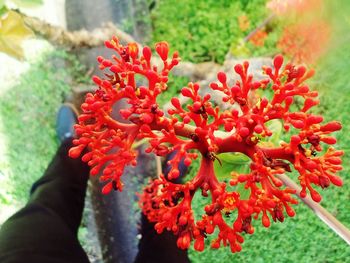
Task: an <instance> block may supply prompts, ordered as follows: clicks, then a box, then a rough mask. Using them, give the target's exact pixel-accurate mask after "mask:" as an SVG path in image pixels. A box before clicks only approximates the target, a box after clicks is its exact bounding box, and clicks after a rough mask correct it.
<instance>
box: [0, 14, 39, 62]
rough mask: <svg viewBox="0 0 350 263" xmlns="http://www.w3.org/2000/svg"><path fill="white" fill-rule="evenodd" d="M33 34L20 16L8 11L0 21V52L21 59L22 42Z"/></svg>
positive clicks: (22, 54) (22, 56) (22, 55)
mask: <svg viewBox="0 0 350 263" xmlns="http://www.w3.org/2000/svg"><path fill="white" fill-rule="evenodd" d="M33 36H34V33H33V31H32V30H30V29H29V28H28V27H27V26H26V25H25V24H24V21H23V18H22V17H21V15H19V14H18V13H16V12H14V11H9V12H8V13H7V14H6V15H5V16H4V17H2V18H1V20H0V52H4V53H6V54H8V55H10V56H13V57H15V58H17V59H23V58H24V53H23V49H22V42H23V40H25V39H27V38H30V37H33Z"/></svg>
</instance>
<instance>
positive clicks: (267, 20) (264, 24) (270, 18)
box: [243, 14, 276, 42]
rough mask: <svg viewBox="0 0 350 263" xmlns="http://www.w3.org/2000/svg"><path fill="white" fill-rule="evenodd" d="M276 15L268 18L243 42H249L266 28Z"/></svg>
mask: <svg viewBox="0 0 350 263" xmlns="http://www.w3.org/2000/svg"><path fill="white" fill-rule="evenodd" d="M275 16H276V15H275V14H271V15H270V16H269V17H267V18H266V19H265V20H264V21H263V22H262V23H261V24H260V25H258V26H257V27H256V28H255V29H254V30H253V31H251V32H250V33H249V34H248V35H247V36H246V37H245V38H244V39H243V40H244V42H248V41H249V40H250V39H251V38H252V37H253V36H254V35H255V34H256V33H257V32H258V31H259V30H260V29H262V28H263V27H264V26H266V25H267V24H268V23H269V22H270V21H271V20H272V19H273V18H274V17H275Z"/></svg>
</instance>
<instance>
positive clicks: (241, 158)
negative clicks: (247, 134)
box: [219, 153, 250, 165]
mask: <svg viewBox="0 0 350 263" xmlns="http://www.w3.org/2000/svg"><path fill="white" fill-rule="evenodd" d="M219 159H220V161H222V162H226V163H231V164H234V165H240V164H246V163H247V162H249V160H250V158H249V157H248V156H246V155H244V154H242V153H222V154H220V155H219Z"/></svg>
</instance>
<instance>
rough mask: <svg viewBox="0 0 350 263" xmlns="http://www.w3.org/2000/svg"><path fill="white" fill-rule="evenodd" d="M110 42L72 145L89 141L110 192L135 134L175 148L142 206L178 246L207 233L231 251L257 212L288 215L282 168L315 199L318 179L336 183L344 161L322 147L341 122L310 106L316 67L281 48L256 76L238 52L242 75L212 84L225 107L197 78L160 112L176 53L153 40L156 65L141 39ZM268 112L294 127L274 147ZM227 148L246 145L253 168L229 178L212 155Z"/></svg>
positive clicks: (197, 242) (266, 220) (90, 155)
mask: <svg viewBox="0 0 350 263" xmlns="http://www.w3.org/2000/svg"><path fill="white" fill-rule="evenodd" d="M106 47H107V48H110V49H112V50H114V51H115V52H116V54H117V55H113V56H112V59H111V60H108V59H105V58H103V57H98V59H97V60H98V62H99V63H100V68H101V69H102V70H105V71H107V73H106V74H105V75H106V77H105V78H99V77H96V76H95V77H93V81H94V82H95V83H96V85H97V86H98V90H97V91H96V92H95V93H94V94H92V93H90V94H87V96H86V100H85V103H83V104H82V106H81V108H82V110H83V113H82V114H81V115H80V116H79V124H77V125H76V126H75V130H76V134H77V136H78V138H77V139H75V140H74V144H75V146H74V147H73V148H72V149H71V150H70V152H69V155H70V156H71V157H73V158H77V157H79V156H80V154H81V153H82V152H83V150H84V149H87V153H85V154H84V155H83V156H82V160H83V161H84V162H87V163H88V164H89V165H90V166H91V167H92V169H91V175H97V174H101V175H100V181H101V182H105V186H104V187H103V189H102V192H103V193H104V194H108V193H109V192H110V191H111V190H113V189H114V190H120V191H121V190H122V187H123V184H122V182H121V180H120V179H121V176H122V174H123V170H124V168H125V166H127V165H132V166H135V165H136V156H137V152H136V151H135V150H134V149H133V148H132V145H133V143H134V142H135V141H137V140H141V139H145V138H146V139H148V141H149V147H148V148H147V149H146V152H148V153H154V154H156V155H158V156H166V155H168V154H169V153H171V152H176V154H175V157H174V158H173V159H171V160H170V161H169V162H168V165H169V166H170V167H171V169H170V172H169V173H168V176H164V175H161V176H160V177H159V178H157V179H155V180H152V181H151V182H150V183H149V185H148V186H146V187H145V189H144V192H143V194H142V196H141V200H140V204H141V207H142V210H143V213H144V214H145V215H146V216H147V217H148V219H149V220H150V221H151V222H155V229H156V231H157V232H158V233H161V232H163V231H164V230H168V231H172V232H173V233H174V234H175V235H177V236H178V239H177V245H178V247H179V248H181V249H187V248H189V246H190V244H191V243H192V242H194V248H195V249H196V250H198V251H202V250H203V249H204V247H205V242H204V241H205V239H206V237H207V236H208V235H211V234H213V235H215V237H214V240H213V242H212V243H211V247H212V248H219V247H220V246H229V247H230V249H231V251H232V252H238V251H240V250H241V243H243V241H244V239H243V235H244V233H248V234H252V233H253V232H254V227H253V219H256V220H259V219H261V221H262V224H263V225H264V226H265V227H269V226H270V222H271V220H272V221H277V220H278V221H281V222H282V221H284V218H285V216H286V215H288V216H291V217H292V216H294V215H295V212H294V210H293V208H292V207H291V205H293V204H296V203H297V201H296V199H295V198H294V196H293V195H294V194H295V190H293V189H290V188H287V187H284V185H283V183H282V181H281V180H280V179H279V178H278V175H280V174H284V173H287V172H290V171H291V170H292V167H293V168H294V169H295V170H296V171H297V172H298V173H299V177H298V179H299V182H300V185H301V187H302V191H301V193H300V195H301V196H302V197H305V196H306V195H307V193H309V194H310V195H311V197H312V199H313V200H314V201H316V202H320V200H321V196H320V194H319V193H318V191H317V190H316V189H315V186H320V187H321V188H326V187H328V186H329V185H330V184H334V185H336V186H341V185H342V180H341V179H340V178H339V177H338V176H337V175H336V172H337V171H339V170H340V169H341V168H342V167H341V159H340V157H341V155H342V154H343V152H342V151H339V150H335V149H334V148H333V147H328V145H333V144H335V143H336V139H335V138H334V137H332V136H331V133H333V132H334V131H337V130H340V129H341V124H340V123H339V122H336V121H331V122H328V123H323V118H322V116H319V115H314V114H312V113H309V109H310V108H311V107H313V106H315V105H317V104H319V101H318V100H317V98H316V97H317V92H315V91H311V90H310V89H309V87H308V86H307V85H306V84H305V83H304V81H305V80H307V79H309V78H310V77H312V76H313V74H314V71H313V70H309V71H308V70H306V68H305V67H303V66H293V65H291V64H286V65H285V66H283V57H282V56H281V55H277V56H276V57H275V58H274V60H273V67H264V68H263V71H264V72H265V74H266V77H267V78H266V79H264V80H260V81H254V79H253V76H252V75H250V74H249V73H248V68H249V63H248V62H244V63H243V64H238V65H236V66H234V68H233V69H234V71H235V72H236V73H237V74H238V75H239V77H240V80H239V81H236V82H235V83H234V84H233V85H232V86H230V85H229V84H228V79H227V76H226V74H225V73H224V72H219V73H218V74H217V78H218V82H215V83H211V85H210V88H211V89H212V90H215V91H218V92H221V93H222V94H223V103H224V104H229V105H230V107H228V108H229V109H226V110H221V109H220V108H219V107H218V106H215V105H214V104H213V103H212V102H211V101H210V97H211V96H210V94H205V95H203V96H202V95H200V93H199V89H200V87H199V85H198V84H193V83H189V84H188V86H187V87H184V88H183V89H182V90H181V93H182V95H183V96H185V97H187V98H189V100H190V103H189V104H188V105H187V106H185V105H182V104H181V103H180V101H179V99H178V98H176V97H174V98H172V99H171V103H172V108H171V109H170V110H168V112H164V111H163V110H162V109H161V108H160V107H159V104H158V103H157V97H158V96H159V95H160V94H161V93H162V92H165V91H166V89H167V81H168V74H169V72H170V71H171V69H172V68H173V67H174V66H176V65H177V64H178V63H179V57H178V54H177V53H176V52H175V53H174V54H173V55H172V56H171V58H168V53H169V47H168V44H167V43H166V42H160V43H157V44H156V45H155V50H156V52H157V53H158V55H159V57H160V59H161V60H162V66H160V68H157V67H156V66H154V65H152V62H151V57H152V52H151V49H150V48H149V47H147V46H146V47H144V48H143V49H142V51H141V52H139V47H138V46H137V45H136V44H135V43H129V44H128V45H127V46H123V45H121V44H120V43H119V41H118V39H117V38H113V40H111V41H107V42H106ZM139 53H141V54H139ZM136 75H139V76H142V77H144V78H145V79H146V82H147V85H144V86H142V85H138V84H137V82H136V80H135V76H136ZM259 89H260V90H266V89H271V90H272V91H273V96H272V99H270V100H269V99H267V98H266V97H262V98H260V99H258V100H256V99H250V95H251V94H252V93H253V92H254V91H256V90H259ZM296 99H297V100H298V101H299V102H300V100H302V104H301V106H300V104H299V108H300V109H298V110H296V109H297V108H298V106H293V102H294V101H295V100H296ZM120 100H126V102H127V105H128V106H127V107H125V108H123V109H122V110H120V115H121V116H122V117H123V118H124V119H125V122H121V121H117V120H115V119H113V118H112V117H111V114H112V106H113V105H114V104H115V103H117V102H118V101H120ZM294 104H295V103H294ZM293 109H295V110H293ZM271 120H280V121H281V122H282V123H283V127H284V131H285V132H286V133H289V132H290V133H294V135H291V136H290V139H289V141H287V142H282V143H281V144H280V145H279V146H277V147H266V144H262V143H260V142H261V140H263V139H264V138H269V137H270V136H271V135H272V131H271V130H269V128H268V123H269V122H270V121H271ZM218 131H220V132H218ZM264 145H265V146H264ZM113 149H114V150H113ZM112 150H113V151H112ZM229 152H231V153H242V154H245V155H246V156H248V157H249V158H250V159H251V163H250V172H249V173H247V174H238V173H235V172H234V171H233V173H232V179H231V180H230V182H229V184H226V183H225V182H222V181H220V180H219V179H218V178H217V177H216V175H215V171H214V162H216V161H219V158H220V157H219V154H221V153H229ZM316 153H317V155H316ZM196 158H200V168H199V170H198V172H197V174H196V175H195V176H194V177H193V178H192V179H190V180H188V181H187V182H183V183H176V182H175V181H174V179H176V178H178V177H179V174H180V171H179V167H178V166H179V164H180V162H181V161H182V160H183V162H184V164H185V165H186V166H190V165H191V162H192V161H193V160H194V159H196ZM240 184H241V185H244V191H246V192H248V193H249V194H248V198H243V197H241V194H240V192H239V191H238V190H237V187H236V186H237V185H240ZM198 191H199V193H200V194H201V195H202V196H203V197H207V198H208V200H210V201H209V204H208V205H206V206H205V207H203V215H201V217H200V218H199V219H198V220H196V219H195V215H194V211H193V209H192V200H193V197H194V195H195V193H196V192H198ZM228 214H231V215H236V218H233V221H232V222H233V223H228V222H227V220H226V216H227V215H228ZM231 219H232V218H231ZM215 230H216V231H215Z"/></svg>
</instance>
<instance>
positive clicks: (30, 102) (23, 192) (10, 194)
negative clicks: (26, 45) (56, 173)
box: [0, 51, 83, 205]
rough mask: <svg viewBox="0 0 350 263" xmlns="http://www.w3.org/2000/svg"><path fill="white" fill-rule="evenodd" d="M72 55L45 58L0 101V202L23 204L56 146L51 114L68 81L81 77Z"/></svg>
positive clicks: (48, 55) (53, 122)
mask: <svg viewBox="0 0 350 263" xmlns="http://www.w3.org/2000/svg"><path fill="white" fill-rule="evenodd" d="M79 72H80V74H81V73H82V72H83V71H82V67H81V66H80V65H79V64H78V63H77V62H75V59H74V57H72V56H68V55H67V54H66V53H64V52H57V51H56V52H54V53H51V54H46V55H44V56H43V57H42V58H41V59H39V61H38V62H36V63H34V64H32V65H31V67H30V69H29V71H28V72H26V73H24V74H23V75H22V76H21V78H20V80H19V83H18V84H17V85H15V86H14V87H12V88H10V89H9V90H8V91H6V93H4V94H3V95H2V96H1V97H0V116H1V121H2V124H3V131H2V133H3V135H4V136H5V140H6V142H7V145H6V148H7V155H6V156H5V157H6V159H7V160H8V163H7V167H6V171H7V172H8V173H9V174H6V179H5V182H3V183H4V184H5V185H3V186H2V189H1V190H0V196H1V197H2V198H1V201H0V203H1V202H2V203H9V202H14V203H16V204H17V205H23V204H24V203H25V202H26V200H27V198H28V195H29V189H30V186H31V184H32V183H33V182H34V181H35V180H36V179H37V178H39V177H40V176H41V175H42V174H43V172H44V171H45V169H46V167H47V165H48V164H49V162H50V160H51V158H52V156H53V155H54V153H55V151H56V149H57V147H58V140H57V138H56V132H55V120H56V113H57V110H58V108H59V106H60V104H61V103H62V102H63V100H64V97H65V95H66V94H67V93H68V91H70V89H71V87H70V86H69V83H70V81H71V79H74V78H75V77H77V76H80V79H82V78H83V77H82V76H83V75H80V74H79Z"/></svg>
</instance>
